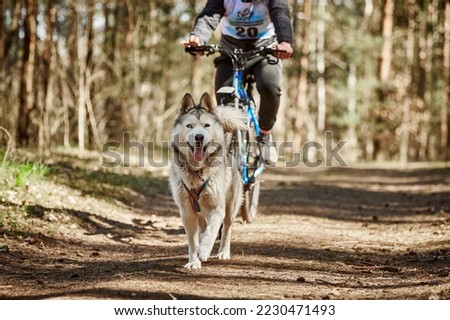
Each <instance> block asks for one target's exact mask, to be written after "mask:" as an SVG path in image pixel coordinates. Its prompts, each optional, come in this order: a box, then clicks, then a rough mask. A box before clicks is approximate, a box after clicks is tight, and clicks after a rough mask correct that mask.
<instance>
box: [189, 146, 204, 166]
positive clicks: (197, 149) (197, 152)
mask: <svg viewBox="0 0 450 320" xmlns="http://www.w3.org/2000/svg"><path fill="white" fill-rule="evenodd" d="M189 147H190V148H191V151H192V153H193V154H194V160H195V161H198V162H200V161H202V160H203V158H204V157H205V153H206V149H207V147H208V146H207V145H203V144H201V143H196V144H195V145H194V146H191V145H189Z"/></svg>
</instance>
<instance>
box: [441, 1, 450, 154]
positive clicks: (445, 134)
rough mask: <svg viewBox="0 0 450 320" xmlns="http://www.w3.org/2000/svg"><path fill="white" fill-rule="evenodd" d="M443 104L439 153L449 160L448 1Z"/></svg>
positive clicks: (447, 8)
mask: <svg viewBox="0 0 450 320" xmlns="http://www.w3.org/2000/svg"><path fill="white" fill-rule="evenodd" d="M444 97H445V99H444V105H443V108H442V110H441V153H442V158H443V159H444V160H450V130H449V128H450V1H447V2H446V4H445V16H444Z"/></svg>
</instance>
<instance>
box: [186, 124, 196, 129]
mask: <svg viewBox="0 0 450 320" xmlns="http://www.w3.org/2000/svg"><path fill="white" fill-rule="evenodd" d="M193 127H194V126H193V125H192V124H187V125H186V128H189V129H192V128H193Z"/></svg>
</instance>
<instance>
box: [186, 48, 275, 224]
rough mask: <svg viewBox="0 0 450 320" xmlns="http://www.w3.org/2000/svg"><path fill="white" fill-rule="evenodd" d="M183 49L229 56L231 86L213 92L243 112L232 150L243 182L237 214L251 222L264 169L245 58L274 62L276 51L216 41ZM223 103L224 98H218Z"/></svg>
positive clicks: (251, 81)
mask: <svg viewBox="0 0 450 320" xmlns="http://www.w3.org/2000/svg"><path fill="white" fill-rule="evenodd" d="M185 51H186V52H189V53H191V54H194V53H195V52H199V53H206V55H207V56H209V55H211V54H214V53H224V54H226V55H228V56H229V57H230V58H231V61H232V63H233V86H232V87H222V88H220V89H219V90H218V91H217V93H219V94H223V95H226V96H228V97H230V98H231V99H225V100H233V105H234V107H236V108H241V109H242V110H244V112H245V113H246V115H247V129H248V130H246V131H244V132H242V131H238V132H237V133H236V135H235V137H234V142H235V143H234V148H232V152H234V154H235V156H236V158H237V162H238V166H239V171H240V172H241V177H242V182H243V184H244V202H243V204H242V206H241V210H240V213H241V216H242V219H243V220H244V222H248V223H249V222H252V221H253V220H254V219H255V216H256V213H257V207H258V202H259V193H260V188H261V174H262V173H263V171H264V170H265V164H264V161H263V160H262V158H261V156H260V150H259V147H258V142H257V141H256V137H257V136H259V134H260V127H259V122H258V118H257V116H256V106H255V101H254V99H253V95H252V90H253V84H254V82H255V80H254V78H253V76H251V75H250V76H249V75H247V77H244V69H245V67H246V65H247V62H248V61H249V60H251V59H253V58H256V57H262V58H264V57H265V58H266V59H268V62H269V63H271V64H276V63H278V59H277V58H275V57H274V56H273V54H274V53H275V52H277V51H280V50H276V49H273V48H271V47H259V48H256V49H253V50H250V51H245V52H244V51H243V50H242V49H234V50H233V51H227V50H225V49H223V48H222V47H221V46H219V45H203V46H197V47H186V48H185ZM220 103H221V104H222V105H223V104H225V103H226V102H225V101H220Z"/></svg>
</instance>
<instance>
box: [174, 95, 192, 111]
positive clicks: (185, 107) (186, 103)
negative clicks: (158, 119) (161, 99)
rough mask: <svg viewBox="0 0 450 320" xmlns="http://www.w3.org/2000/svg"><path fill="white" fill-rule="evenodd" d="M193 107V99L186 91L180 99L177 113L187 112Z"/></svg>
mask: <svg viewBox="0 0 450 320" xmlns="http://www.w3.org/2000/svg"><path fill="white" fill-rule="evenodd" d="M193 108H195V102H194V99H192V96H191V95H190V94H189V93H186V94H185V95H184V97H183V99H182V100H181V104H180V109H178V114H179V115H182V114H185V113H187V112H188V111H189V110H191V109H193Z"/></svg>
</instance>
